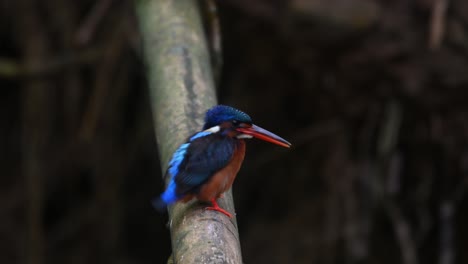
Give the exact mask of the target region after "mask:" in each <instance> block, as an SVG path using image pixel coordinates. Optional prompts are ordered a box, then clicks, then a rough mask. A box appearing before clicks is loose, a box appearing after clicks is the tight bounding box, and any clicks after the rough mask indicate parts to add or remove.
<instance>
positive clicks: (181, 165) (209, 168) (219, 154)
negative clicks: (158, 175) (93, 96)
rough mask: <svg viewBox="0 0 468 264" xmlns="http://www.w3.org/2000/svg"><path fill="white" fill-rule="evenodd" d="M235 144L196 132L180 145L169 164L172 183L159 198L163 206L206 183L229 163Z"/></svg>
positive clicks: (208, 134) (212, 134) (233, 140)
mask: <svg viewBox="0 0 468 264" xmlns="http://www.w3.org/2000/svg"><path fill="white" fill-rule="evenodd" d="M236 146H237V143H236V140H235V139H232V138H230V137H226V136H222V135H220V134H218V133H207V131H202V132H198V133H196V134H195V135H193V136H192V137H190V138H189V142H187V143H185V144H182V145H181V146H180V147H179V148H178V149H177V150H176V151H175V152H174V155H173V156H172V159H171V161H170V162H169V169H168V172H169V174H170V176H171V181H170V182H169V185H168V186H167V189H166V191H165V192H164V193H163V194H162V195H161V200H162V201H163V202H164V203H165V204H170V203H173V202H175V201H177V200H179V199H180V198H182V197H183V196H185V195H186V194H187V193H189V192H196V190H197V189H198V187H200V186H201V185H202V184H203V183H205V182H206V181H208V180H209V179H210V177H211V176H213V174H214V173H215V172H217V171H218V170H220V169H222V168H224V167H225V166H226V165H227V164H228V162H229V161H230V160H231V158H232V156H233V154H234V151H235V149H236Z"/></svg>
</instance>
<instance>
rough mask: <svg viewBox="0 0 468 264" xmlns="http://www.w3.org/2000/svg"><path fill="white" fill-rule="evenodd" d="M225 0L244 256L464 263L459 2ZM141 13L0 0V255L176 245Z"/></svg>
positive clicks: (0, 259) (465, 167)
mask: <svg viewBox="0 0 468 264" xmlns="http://www.w3.org/2000/svg"><path fill="white" fill-rule="evenodd" d="M218 2H219V3H218V4H219V5H218V8H219V15H220V19H221V27H222V43H223V60H224V65H223V69H222V75H221V78H220V80H219V88H218V95H219V101H220V102H221V103H224V104H228V105H232V106H235V107H237V108H240V109H242V110H244V111H246V112H247V113H249V114H250V115H251V116H252V117H253V119H254V121H255V123H257V124H258V125H261V126H262V127H264V128H267V129H269V130H271V131H273V132H275V133H277V134H278V135H280V136H282V137H284V138H286V139H288V140H289V141H290V142H292V143H293V148H292V149H291V150H285V149H282V148H279V147H277V146H274V145H271V144H267V143H264V142H257V141H252V142H249V144H248V151H247V156H246V160H245V162H244V166H243V168H242V170H241V172H240V173H239V175H238V178H237V180H236V183H235V184H234V196H235V202H236V208H237V219H238V223H239V232H240V237H241V244H242V250H243V258H244V261H245V262H246V263H404V264H416V263H439V264H451V263H468V254H467V252H468V251H467V248H468V238H467V235H468V227H467V226H466V223H468V214H467V211H468V196H467V192H466V189H467V188H466V187H467V179H468V178H467V177H468V144H467V143H468V105H467V103H466V102H467V99H468V90H467V89H468V1H465V0H451V1H449V0H393V1H384V0H374V1H372V0H368V1H366V0H309V1H307V0H281V1H280V0H276V1H268V0H258V1H248V0H223V1H218ZM202 5H203V2H202ZM135 16H136V15H135V12H134V3H133V2H132V1H112V0H98V1H75V0H47V1H38V0H37V1H34V0H30V1H28V0H17V1H13V0H3V1H0V87H1V89H0V92H1V97H0V110H1V111H0V121H1V122H0V165H1V166H0V172H1V177H0V215H1V217H0V263H31V264H42V263H77V264H78V263H122V264H123V263H164V262H165V261H166V260H167V258H168V256H169V255H170V240H169V234H168V230H167V229H166V226H165V225H166V221H167V215H160V214H158V213H157V212H155V211H154V210H153V209H152V208H151V206H150V203H149V201H150V199H151V198H152V197H154V196H155V195H157V194H158V193H160V192H161V191H162V180H161V168H160V166H159V160H158V153H157V148H156V143H155V139H154V138H155V137H154V134H153V127H152V118H151V112H150V107H149V98H148V91H147V86H146V85H147V84H146V81H147V80H146V79H145V69H144V66H143V63H142V62H143V58H142V50H141V43H140V38H141V37H140V35H139V30H138V25H137V23H136V17H135ZM208 31H209V30H208Z"/></svg>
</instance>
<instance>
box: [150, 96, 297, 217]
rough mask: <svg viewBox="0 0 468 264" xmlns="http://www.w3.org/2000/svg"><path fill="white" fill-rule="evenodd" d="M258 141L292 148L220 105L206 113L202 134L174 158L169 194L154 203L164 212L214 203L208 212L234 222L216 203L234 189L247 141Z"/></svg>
mask: <svg viewBox="0 0 468 264" xmlns="http://www.w3.org/2000/svg"><path fill="white" fill-rule="evenodd" d="M252 137H254V138H258V139H261V140H264V141H268V142H271V143H274V144H277V145H279V146H282V147H286V148H289V147H290V146H291V143H289V142H288V141H286V140H285V139H283V138H281V137H279V136H277V135H275V134H273V133H271V132H269V131H267V130H265V129H263V128H261V127H259V126H256V125H254V124H253V123H252V119H251V118H250V116H249V115H247V114H246V113H244V112H242V111H240V110H238V109H235V108H233V107H230V106H226V105H217V106H214V107H212V108H211V109H209V110H208V111H207V112H206V115H205V124H204V125H203V129H202V131H199V132H197V133H195V134H193V135H191V136H190V137H189V138H188V139H187V140H186V142H185V143H183V144H182V145H180V146H179V148H178V149H177V150H176V151H175V152H174V154H173V155H172V159H171V160H170V162H169V167H168V169H167V172H166V177H167V176H169V177H170V181H169V184H168V185H167V188H166V190H165V191H164V192H163V193H162V194H161V196H160V197H157V198H155V199H153V201H152V203H153V206H154V207H155V208H156V209H158V210H161V209H163V208H165V206H167V205H170V204H173V203H175V202H179V201H181V202H188V201H190V200H191V199H193V198H197V199H198V200H199V201H203V202H211V203H212V206H210V207H206V208H205V209H207V210H215V211H218V212H220V213H223V214H225V215H226V216H228V217H230V218H232V215H231V213H229V212H228V211H226V210H224V209H222V208H221V207H219V205H218V203H217V202H216V199H218V198H220V197H222V196H223V193H224V192H226V191H227V190H228V189H229V188H231V186H232V184H233V182H234V179H235V178H236V175H237V173H238V172H239V169H240V167H241V164H242V162H243V160H244V156H245V139H249V138H252Z"/></svg>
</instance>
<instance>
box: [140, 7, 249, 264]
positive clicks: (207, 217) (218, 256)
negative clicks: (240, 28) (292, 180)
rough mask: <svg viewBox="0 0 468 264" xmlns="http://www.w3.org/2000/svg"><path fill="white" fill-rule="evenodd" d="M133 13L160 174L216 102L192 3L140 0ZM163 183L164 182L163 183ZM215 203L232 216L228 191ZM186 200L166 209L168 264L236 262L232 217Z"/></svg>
mask: <svg viewBox="0 0 468 264" xmlns="http://www.w3.org/2000/svg"><path fill="white" fill-rule="evenodd" d="M137 12H138V13H137V15H138V19H139V24H140V30H141V33H142V39H143V49H144V55H145V59H146V64H147V71H148V80H149V88H150V95H151V106H152V111H153V119H154V127H155V132H156V139H157V142H158V148H159V153H160V160H161V163H162V168H163V169H164V171H166V169H167V164H168V162H169V160H170V158H171V156H172V153H173V152H174V151H175V150H176V148H177V147H178V146H179V145H180V144H181V143H183V142H184V141H185V139H186V138H187V137H188V136H189V135H190V134H192V133H194V132H196V131H197V130H199V129H200V128H201V127H202V124H203V116H204V113H205V111H206V110H207V109H208V108H210V107H211V106H213V105H215V104H216V94H215V89H214V84H213V76H212V70H211V65H210V57H209V53H208V49H207V44H206V41H205V35H204V32H203V29H202V26H201V19H200V13H199V10H198V6H197V1H192V0H140V1H137ZM166 180H167V179H166ZM218 202H219V204H220V205H221V206H222V207H224V208H225V209H227V210H229V211H230V212H234V205H233V201H232V195H231V192H230V191H229V192H228V193H226V195H225V197H224V198H223V199H220V200H219V201H218ZM205 206H206V205H203V204H200V203H198V202H196V201H192V202H190V203H187V204H179V203H177V204H176V205H174V206H171V207H170V208H169V227H170V231H171V239H172V249H173V256H172V260H173V261H174V263H179V264H180V263H242V259H241V253H240V245H239V235H238V231H237V223H236V220H235V218H234V219H228V218H227V217H226V216H224V215H223V214H220V213H218V212H214V211H208V210H206V211H205V210H203V207H205Z"/></svg>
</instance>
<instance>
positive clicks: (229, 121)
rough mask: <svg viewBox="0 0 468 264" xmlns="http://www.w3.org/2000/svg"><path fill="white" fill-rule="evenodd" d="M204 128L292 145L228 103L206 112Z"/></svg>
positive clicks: (241, 137)
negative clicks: (255, 123)
mask: <svg viewBox="0 0 468 264" xmlns="http://www.w3.org/2000/svg"><path fill="white" fill-rule="evenodd" d="M203 129H204V130H207V129H213V130H217V131H219V132H221V133H225V134H227V135H229V136H231V137H236V138H239V139H243V138H252V137H255V138H258V139H261V140H264V141H268V142H270V143H274V144H276V145H280V146H282V147H286V148H289V147H291V143H289V142H288V141H286V140H285V139H283V138H281V137H279V136H277V135H275V134H273V133H271V132H269V131H267V130H266V129H263V128H261V127H259V126H256V125H254V124H253V123H252V119H251V118H250V116H249V115H247V114H246V113H244V112H242V111H240V110H238V109H235V108H233V107H230V106H226V105H217V106H215V107H212V108H211V109H209V110H208V111H207V112H206V116H205V125H204V126H203Z"/></svg>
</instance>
